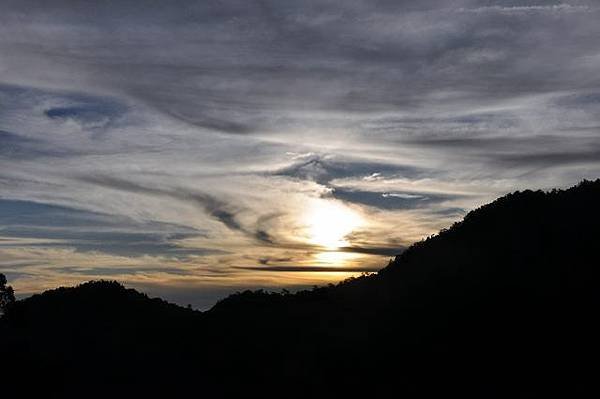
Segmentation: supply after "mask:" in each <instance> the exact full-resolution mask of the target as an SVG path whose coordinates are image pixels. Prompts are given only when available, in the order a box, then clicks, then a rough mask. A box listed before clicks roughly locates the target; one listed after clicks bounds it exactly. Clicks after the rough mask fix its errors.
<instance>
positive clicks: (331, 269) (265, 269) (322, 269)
mask: <svg viewBox="0 0 600 399" xmlns="http://www.w3.org/2000/svg"><path fill="white" fill-rule="evenodd" d="M235 268H236V269H240V270H251V271H263V272H307V273H315V272H323V273H332V272H333V273H361V272H376V271H377V270H379V269H381V267H380V268H374V267H362V268H361V267H335V266H332V267H329V266H267V267H255V266H247V267H246V266H236V267H235Z"/></svg>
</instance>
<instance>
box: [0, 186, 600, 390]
mask: <svg viewBox="0 0 600 399" xmlns="http://www.w3.org/2000/svg"><path fill="white" fill-rule="evenodd" d="M599 204H600V180H597V181H594V182H590V181H584V182H582V183H580V184H579V185H577V186H576V187H573V188H571V189H568V190H564V191H563V190H553V191H551V192H542V191H524V192H516V193H513V194H509V195H506V196H504V197H502V198H500V199H498V200H496V201H494V202H493V203H490V204H488V205H485V206H483V207H481V208H479V209H477V210H474V211H472V212H470V213H469V214H468V215H467V216H466V217H465V218H464V220H463V221H461V222H459V223H456V224H455V225H453V226H452V227H451V228H449V229H447V230H443V231H441V232H440V233H439V234H437V235H435V236H432V237H429V238H428V239H426V240H423V241H422V242H419V243H416V244H414V245H413V246H411V247H410V248H409V249H407V250H406V251H405V252H404V253H402V254H401V255H400V256H398V257H396V259H395V260H394V261H393V262H391V263H390V264H389V265H388V266H387V267H386V268H384V269H383V270H381V271H380V272H379V273H375V274H371V275H364V276H362V277H359V278H354V279H350V280H346V281H344V282H342V283H340V284H337V285H330V286H328V287H321V288H315V289H313V290H310V291H301V292H298V293H296V294H289V293H285V294H279V293H269V292H265V291H256V292H250V291H246V292H241V293H237V294H234V295H231V296H229V297H228V298H226V299H224V300H222V301H220V302H219V303H217V304H216V305H215V306H214V307H213V308H212V309H211V310H210V311H207V312H204V313H202V312H196V311H192V310H188V309H184V308H181V307H178V306H175V305H171V304H168V303H166V302H164V301H162V300H159V299H150V298H148V297H147V296H145V295H143V294H140V293H137V292H136V291H134V290H127V289H125V288H123V287H122V286H121V285H119V284H118V283H115V282H90V283H86V284H83V285H81V286H78V287H75V288H60V289H57V290H53V291H48V292H46V293H44V294H41V295H35V296H33V297H31V298H28V299H25V300H22V301H17V302H16V303H14V304H12V305H11V306H9V307H8V309H7V313H6V315H5V317H4V318H3V319H2V320H1V321H0V334H2V335H1V337H2V342H3V345H2V349H1V351H2V353H0V356H1V358H0V359H2V364H4V365H10V367H7V371H5V372H3V373H2V375H3V376H5V378H6V381H14V383H15V385H14V386H18V387H19V388H20V391H21V392H24V391H26V390H35V389H41V390H42V391H44V392H45V393H47V394H50V395H53V394H54V395H58V396H62V397H64V396H75V395H77V396H86V395H87V396H89V395H96V394H105V395H108V394H110V395H111V396H126V395H130V396H135V397H141V396H155V395H158V394H162V395H169V396H170V397H180V396H183V395H186V396H188V395H195V396H200V397H201V396H208V397H224V396H228V395H233V394H237V395H238V396H239V395H245V396H248V397H253V396H258V395H261V396H280V397H338V396H344V395H349V394H352V395H357V394H363V395H368V397H384V396H394V397H396V396H397V397H401V396H405V397H429V396H444V397H445V396H450V395H461V396H463V397H464V396H471V397H473V396H474V397H485V398H489V397H507V396H510V397H528V398H529V397H546V396H548V395H558V394H560V395H562V396H570V397H576V396H586V397H587V396H591V395H593V394H594V393H597V380H598V377H597V366H596V365H595V363H596V362H597V359H598V355H599V354H600V350H599V349H600V348H599V344H598V340H599V339H598V337H599V335H598V333H599V332H600V331H599V329H598V327H597V326H596V318H597V313H598V309H599V305H600V295H599V290H598V284H599V283H600V279H599V272H598V267H599V266H600V262H599V260H600V257H599V256H598V248H600V234H599V229H600V208H599V206H598V205H599ZM22 378H24V379H25V380H27V381H33V382H35V383H32V384H25V385H19V384H17V383H16V381H17V380H19V379H22ZM4 385H5V386H6V384H4Z"/></svg>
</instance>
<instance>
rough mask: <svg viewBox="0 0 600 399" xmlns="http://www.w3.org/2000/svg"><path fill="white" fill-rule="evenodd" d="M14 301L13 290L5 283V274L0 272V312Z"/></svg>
mask: <svg viewBox="0 0 600 399" xmlns="http://www.w3.org/2000/svg"><path fill="white" fill-rule="evenodd" d="M14 301H15V291H14V290H13V288H12V287H11V286H10V285H6V276H5V275H4V274H2V273H0V312H1V313H4V311H5V309H6V308H7V307H8V306H9V305H10V304H11V303H13V302H14Z"/></svg>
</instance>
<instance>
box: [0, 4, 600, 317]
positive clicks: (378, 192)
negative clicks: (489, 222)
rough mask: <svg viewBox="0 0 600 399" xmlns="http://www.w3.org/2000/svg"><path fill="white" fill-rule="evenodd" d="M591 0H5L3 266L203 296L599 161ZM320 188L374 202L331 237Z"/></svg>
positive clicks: (597, 172)
mask: <svg viewBox="0 0 600 399" xmlns="http://www.w3.org/2000/svg"><path fill="white" fill-rule="evenodd" d="M594 3H595V2H593V1H582V0H574V1H571V2H561V1H544V0H529V1H525V0H510V1H508V0H505V1H502V0H497V1H492V0H454V1H447V0H444V1H442V0H426V1H419V2H414V1H375V2H374V1H358V0H352V1H343V2H336V1H294V2H286V1H228V2H222V1H203V2H197V1H178V2H162V1H161V2H159V1H144V2H142V1H138V0H123V1H120V2H102V1H100V2H93V3H90V2H85V1H68V0H64V1H55V2H52V5H49V3H48V2H45V1H41V0H40V1H35V0H19V1H7V0H0V4H1V5H2V10H3V12H2V14H1V15H0V55H1V56H0V257H1V259H2V261H1V262H0V272H4V273H7V274H8V275H9V277H10V278H11V279H12V281H14V285H15V286H16V287H17V289H18V290H19V289H20V290H21V292H34V291H36V290H40V289H44V288H49V287H52V286H56V285H58V284H63V283H71V282H76V281H81V280H85V279H89V278H118V279H120V280H124V281H126V282H129V283H130V284H133V285H136V286H139V287H142V288H147V289H150V290H151V291H152V290H153V291H152V292H157V293H161V294H163V295H167V296H168V297H169V298H172V299H174V300H177V301H180V302H181V301H183V300H184V299H182V298H185V300H189V298H190V297H193V295H192V294H191V293H193V292H202V293H203V294H198V297H199V298H200V297H201V298H202V299H201V300H198V301H199V302H194V303H195V304H196V305H198V306H201V307H205V306H207V304H210V303H211V302H214V299H215V298H216V296H220V295H222V294H223V293H224V292H227V291H228V290H235V289H238V288H245V287H277V286H306V285H311V284H314V283H319V282H324V281H331V280H333V279H339V278H340V277H343V276H345V275H348V274H343V273H335V272H332V270H334V269H333V268H334V267H336V266H338V267H340V269H339V270H343V271H345V272H346V271H348V270H356V271H360V270H370V269H371V268H373V267H376V266H381V265H384V264H385V261H386V257H388V256H390V254H393V253H394V252H396V251H401V250H402V248H404V247H405V246H407V245H409V244H410V243H411V242H413V241H415V240H418V239H420V238H421V237H423V236H426V235H428V234H431V233H433V232H435V231H436V230H437V229H439V228H441V227H445V226H447V225H449V224H450V223H451V222H452V221H455V220H457V219H459V218H460V217H461V215H463V214H464V212H465V211H466V210H468V209H470V208H472V207H474V206H477V205H480V204H481V203H483V202H485V201H487V200H490V199H492V198H494V197H495V196H497V195H501V194H503V193H506V192H508V191H511V190H515V189H522V188H550V187H564V186H568V185H570V184H574V183H576V182H577V181H578V180H581V179H583V178H595V177H598V176H600V77H599V76H598V74H597V71H598V70H599V68H600V45H599V44H598V43H600V24H598V23H597V21H598V17H599V16H600V8H599V7H598V6H597V5H596V4H594ZM323 203H326V204H335V205H336V206H339V207H342V208H343V209H347V210H348V212H353V213H356V214H357V215H359V216H360V217H361V218H362V220H364V223H363V224H362V225H361V226H360V227H357V228H356V229H354V230H353V231H352V233H351V234H349V235H348V237H347V241H348V243H347V245H345V246H344V247H343V248H341V249H340V250H339V254H337V255H336V256H329V255H328V251H324V252H323V251H322V249H320V248H318V247H317V246H315V245H314V243H311V242H310V239H309V238H310V237H307V236H306V234H307V233H306V227H307V226H306V220H305V215H306V214H307V212H309V208H310V207H314V206H318V204H323ZM323 253H324V254H325V255H323ZM340 254H341V255H340ZM340 262H341V263H343V265H340V264H337V263H340ZM302 266H305V267H306V270H310V271H311V272H305V273H297V272H296V271H297V270H298V268H299V267H302ZM256 267H258V268H264V269H265V270H266V271H265V272H262V271H261V272H259V271H257V270H255V268H256ZM318 267H322V269H321V270H322V271H321V272H317V271H316V270H319V269H318ZM353 267H354V269H352V268H353ZM261 270H262V269H261ZM184 292H185V295H184V294H181V293H184ZM192 302H193V301H192Z"/></svg>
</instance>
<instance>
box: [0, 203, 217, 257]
mask: <svg viewBox="0 0 600 399" xmlns="http://www.w3.org/2000/svg"><path fill="white" fill-rule="evenodd" d="M205 234H206V233H205V232H202V231H199V230H195V229H191V228H188V227H184V226H177V225H170V224H167V223H157V222H139V221H135V220H131V219H127V218H117V217H115V216H113V215H106V214H99V213H94V212H89V211H82V210H77V209H72V208H68V207H64V206H57V205H51V204H42V203H36V202H28V201H15V200H5V199H0V235H2V236H4V240H0V247H15V246H16V247H18V246H29V247H47V248H61V247H64V248H75V249H76V250H78V251H84V252H85V251H99V252H105V253H109V254H116V255H124V256H142V255H158V256H172V257H179V258H185V257H187V256H189V255H207V254H214V253H218V252H220V251H218V250H216V249H206V248H183V247H181V246H179V245H177V244H176V241H177V240H182V239H186V238H193V237H202V236H205ZM7 237H10V239H8V238H7ZM15 239H36V240H34V241H26V242H24V243H21V244H20V243H19V241H17V242H15ZM12 266H14V264H13V265H12Z"/></svg>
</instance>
